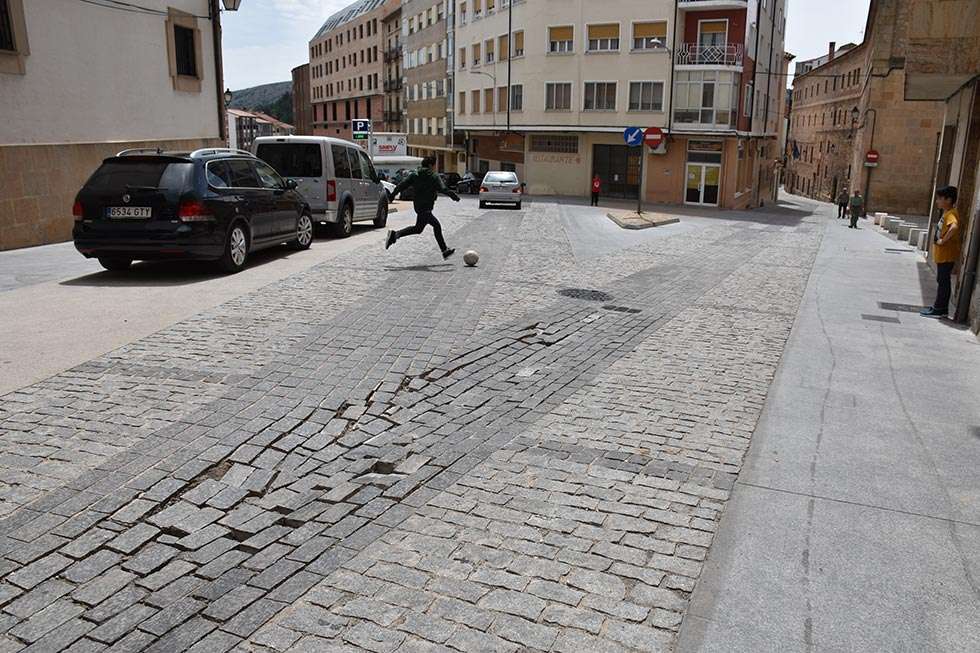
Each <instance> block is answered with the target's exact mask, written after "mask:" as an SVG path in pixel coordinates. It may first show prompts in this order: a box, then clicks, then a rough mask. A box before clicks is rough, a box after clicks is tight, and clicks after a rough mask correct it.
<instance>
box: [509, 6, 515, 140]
mask: <svg viewBox="0 0 980 653" xmlns="http://www.w3.org/2000/svg"><path fill="white" fill-rule="evenodd" d="M513 40H514V0H509V1H508V2H507V135H508V136H509V135H510V103H511V100H510V92H511V90H510V60H511V59H513V58H514V44H513V43H512V42H511V41H513Z"/></svg>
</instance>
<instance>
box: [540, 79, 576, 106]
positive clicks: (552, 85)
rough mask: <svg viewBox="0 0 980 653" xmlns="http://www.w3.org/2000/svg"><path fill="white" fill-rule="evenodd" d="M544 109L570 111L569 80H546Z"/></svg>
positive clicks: (570, 86)
mask: <svg viewBox="0 0 980 653" xmlns="http://www.w3.org/2000/svg"><path fill="white" fill-rule="evenodd" d="M544 109H545V111H571V110H572V84H571V82H548V83H547V84H545V85H544Z"/></svg>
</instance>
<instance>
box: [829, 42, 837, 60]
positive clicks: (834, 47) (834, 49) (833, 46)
mask: <svg viewBox="0 0 980 653" xmlns="http://www.w3.org/2000/svg"><path fill="white" fill-rule="evenodd" d="M835 52H837V41H831V42H830V61H833V60H834V53H835Z"/></svg>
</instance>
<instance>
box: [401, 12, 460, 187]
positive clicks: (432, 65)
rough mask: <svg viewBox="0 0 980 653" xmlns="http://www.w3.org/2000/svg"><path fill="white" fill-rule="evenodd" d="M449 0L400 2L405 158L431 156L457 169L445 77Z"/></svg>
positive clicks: (448, 84) (442, 166)
mask: <svg viewBox="0 0 980 653" xmlns="http://www.w3.org/2000/svg"><path fill="white" fill-rule="evenodd" d="M451 11H452V4H451V0H404V1H403V2H402V18H401V20H402V34H401V35H402V44H403V45H402V47H403V55H402V56H403V62H402V67H403V74H404V81H405V88H404V98H405V107H406V113H405V118H406V122H405V126H406V132H407V133H408V146H409V150H408V151H409V154H410V155H413V156H434V157H435V158H436V161H437V167H438V168H439V169H441V170H446V169H447V166H451V167H452V169H453V170H455V168H456V156H455V153H454V151H453V138H452V136H453V132H452V129H451V122H450V121H451V115H450V105H449V99H448V98H449V96H450V95H451V93H452V88H451V82H450V77H449V74H448V70H449V62H450V47H451V42H452V41H451V37H452V28H451V27H450V25H451V23H450V19H449V13H450V12H451Z"/></svg>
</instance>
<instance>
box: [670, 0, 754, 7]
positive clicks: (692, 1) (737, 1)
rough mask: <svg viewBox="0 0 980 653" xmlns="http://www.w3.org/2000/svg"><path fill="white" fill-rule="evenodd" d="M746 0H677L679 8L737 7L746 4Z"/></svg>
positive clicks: (745, 5)
mask: <svg viewBox="0 0 980 653" xmlns="http://www.w3.org/2000/svg"><path fill="white" fill-rule="evenodd" d="M748 4H749V3H748V0H678V2H677V6H678V7H680V8H681V9H739V8H742V7H747V6H748Z"/></svg>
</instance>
